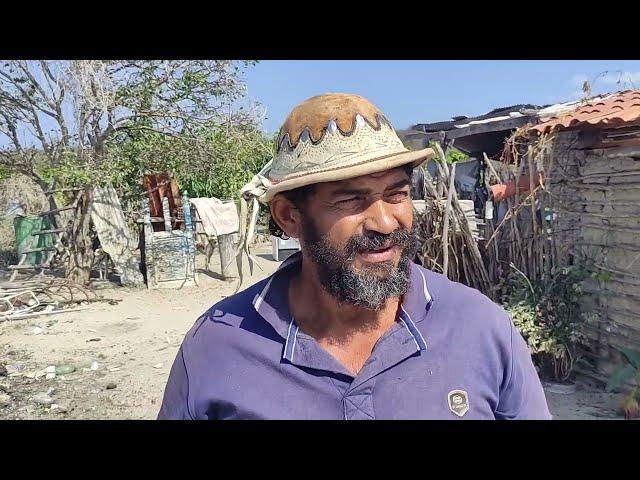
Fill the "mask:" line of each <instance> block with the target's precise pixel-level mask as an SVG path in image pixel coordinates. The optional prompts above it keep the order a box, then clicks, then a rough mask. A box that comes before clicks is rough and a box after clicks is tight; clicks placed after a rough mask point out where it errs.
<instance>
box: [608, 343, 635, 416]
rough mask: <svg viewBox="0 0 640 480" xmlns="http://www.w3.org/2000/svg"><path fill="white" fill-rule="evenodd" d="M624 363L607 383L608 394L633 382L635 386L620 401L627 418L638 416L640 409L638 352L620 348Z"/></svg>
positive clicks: (614, 371) (616, 369)
mask: <svg viewBox="0 0 640 480" xmlns="http://www.w3.org/2000/svg"><path fill="white" fill-rule="evenodd" d="M620 353H622V358H623V359H624V362H623V363H622V364H620V365H618V366H617V367H616V368H615V369H614V370H613V372H612V374H611V377H610V378H609V381H608V382H607V387H606V390H607V391H608V392H612V391H616V390H619V389H620V387H622V386H623V385H624V384H625V383H628V382H632V381H635V386H634V387H633V389H632V390H631V392H629V394H628V395H626V396H625V397H624V399H623V400H622V410H623V411H624V414H625V416H626V417H627V418H629V417H635V416H638V414H639V413H640V411H639V410H640V408H639V406H638V401H640V351H638V350H632V349H630V348H621V349H620Z"/></svg>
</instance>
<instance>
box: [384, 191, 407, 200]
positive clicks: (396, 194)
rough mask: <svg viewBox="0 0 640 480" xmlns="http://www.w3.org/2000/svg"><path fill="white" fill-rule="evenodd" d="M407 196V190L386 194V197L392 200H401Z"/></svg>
mask: <svg viewBox="0 0 640 480" xmlns="http://www.w3.org/2000/svg"><path fill="white" fill-rule="evenodd" d="M408 196H409V192H394V193H392V194H391V195H389V196H387V199H389V200H390V201H392V202H401V201H403V200H404V199H405V198H407V197H408Z"/></svg>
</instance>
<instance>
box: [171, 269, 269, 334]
mask: <svg viewBox="0 0 640 480" xmlns="http://www.w3.org/2000/svg"><path fill="white" fill-rule="evenodd" d="M270 279H271V277H267V278H265V279H264V280H261V281H259V282H257V283H255V284H253V285H251V286H250V287H248V288H247V289H245V290H242V291H240V292H238V293H236V294H233V295H230V296H228V297H226V298H223V299H222V300H220V301H218V302H217V303H215V304H214V305H213V306H211V307H210V308H209V309H208V310H207V311H206V312H204V313H203V314H202V315H200V317H199V318H198V319H197V320H196V322H195V324H194V325H193V327H191V329H190V330H189V331H188V332H187V334H186V335H185V338H184V344H187V345H188V344H194V343H201V342H205V343H206V344H208V345H211V342H216V341H220V340H221V339H228V337H229V335H234V332H237V330H238V329H240V328H241V327H242V326H243V322H245V323H246V322H247V321H249V322H255V321H256V319H257V318H258V317H259V314H258V312H257V311H256V309H255V306H254V305H255V302H256V301H257V299H258V298H259V296H260V294H261V292H262V291H263V290H264V289H265V287H266V285H267V284H268V283H269V281H270Z"/></svg>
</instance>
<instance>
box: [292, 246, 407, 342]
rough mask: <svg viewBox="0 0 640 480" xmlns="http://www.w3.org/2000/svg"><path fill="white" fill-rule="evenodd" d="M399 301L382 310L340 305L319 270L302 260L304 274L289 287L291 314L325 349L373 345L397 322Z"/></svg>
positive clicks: (297, 276)
mask: <svg viewBox="0 0 640 480" xmlns="http://www.w3.org/2000/svg"><path fill="white" fill-rule="evenodd" d="M399 304H400V299H399V298H391V299H389V300H388V301H387V302H386V304H385V305H384V306H383V307H382V308H381V309H380V310H371V309H367V308H362V307H358V306H354V305H347V304H344V303H341V302H339V301H338V300H337V299H336V298H335V297H334V296H333V295H331V294H330V293H329V292H327V290H326V289H325V288H323V286H322V284H321V282H320V279H319V277H318V275H317V271H316V269H315V266H314V265H313V263H312V262H311V261H309V260H308V259H304V258H303V260H302V265H301V268H300V271H299V273H298V274H297V275H295V276H294V277H293V278H292V281H291V282H290V284H289V310H290V312H291V314H292V315H293V317H294V318H295V319H296V323H297V324H298V325H299V326H300V328H301V329H302V330H303V331H304V332H305V333H307V334H308V335H311V336H312V337H314V338H315V339H316V340H317V341H318V342H319V343H320V344H321V345H323V346H325V345H342V346H345V347H346V346H348V345H349V344H351V343H353V342H355V343H357V344H360V343H362V342H364V343H370V342H372V345H371V347H373V344H375V342H376V341H377V340H378V339H379V338H380V337H381V336H382V335H383V334H384V332H386V331H387V330H388V329H389V328H390V327H391V326H392V325H393V324H394V322H395V320H396V318H397V314H398V308H399Z"/></svg>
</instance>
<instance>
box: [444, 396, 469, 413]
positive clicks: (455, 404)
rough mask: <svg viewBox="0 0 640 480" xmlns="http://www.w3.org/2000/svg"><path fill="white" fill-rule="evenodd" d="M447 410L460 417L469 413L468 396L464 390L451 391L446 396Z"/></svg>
mask: <svg viewBox="0 0 640 480" xmlns="http://www.w3.org/2000/svg"><path fill="white" fill-rule="evenodd" d="M447 400H448V401H449V410H451V411H452V412H453V413H454V414H455V415H457V416H459V417H462V416H463V415H464V414H465V413H467V412H468V411H469V396H468V395H467V392H465V391H464V390H452V391H450V392H449V395H447Z"/></svg>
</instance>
